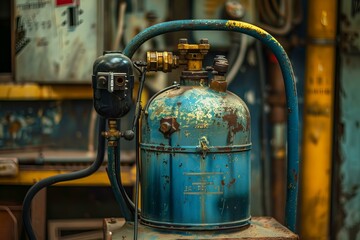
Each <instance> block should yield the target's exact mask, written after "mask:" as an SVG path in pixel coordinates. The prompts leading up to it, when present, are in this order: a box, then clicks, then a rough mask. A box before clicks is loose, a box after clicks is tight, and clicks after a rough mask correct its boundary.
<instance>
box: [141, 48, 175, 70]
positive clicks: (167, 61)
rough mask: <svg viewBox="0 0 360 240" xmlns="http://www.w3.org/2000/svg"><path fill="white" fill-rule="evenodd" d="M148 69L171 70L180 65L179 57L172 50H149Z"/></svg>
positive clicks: (147, 54)
mask: <svg viewBox="0 0 360 240" xmlns="http://www.w3.org/2000/svg"><path fill="white" fill-rule="evenodd" d="M146 60H147V66H146V69H147V71H163V72H165V73H166V72H171V71H172V69H175V68H177V67H178V66H179V61H178V60H179V57H178V56H175V55H173V54H172V52H152V51H150V52H147V53H146Z"/></svg>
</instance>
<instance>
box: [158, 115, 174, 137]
mask: <svg viewBox="0 0 360 240" xmlns="http://www.w3.org/2000/svg"><path fill="white" fill-rule="evenodd" d="M178 130H179V123H178V122H177V121H176V118H175V117H164V118H162V119H161V120H160V128H159V131H160V132H162V133H163V134H164V136H165V137H166V138H169V136H170V135H171V134H172V133H174V132H176V131H178Z"/></svg>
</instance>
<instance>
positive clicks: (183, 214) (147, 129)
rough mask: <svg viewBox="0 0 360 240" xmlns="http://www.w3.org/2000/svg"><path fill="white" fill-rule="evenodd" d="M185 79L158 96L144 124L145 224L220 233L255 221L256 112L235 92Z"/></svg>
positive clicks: (146, 111)
mask: <svg viewBox="0 0 360 240" xmlns="http://www.w3.org/2000/svg"><path fill="white" fill-rule="evenodd" d="M203 80H204V79H202V80H201V81H196V79H195V80H194V81H191V77H190V81H188V80H186V81H182V84H181V85H180V86H179V85H178V86H176V87H175V86H174V87H173V88H170V89H168V90H165V91H162V92H160V93H158V94H156V95H155V97H153V98H152V99H151V100H150V101H149V103H148V104H147V106H146V108H145V113H144V114H143V117H142V122H141V129H142V133H141V143H140V149H141V171H140V176H141V220H142V222H143V223H144V224H147V225H151V226H157V227H171V228H178V229H184V228H185V229H197V230H203V229H218V228H232V227H239V226H243V225H246V224H247V223H248V221H249V219H250V148H251V132H250V113H249V110H248V108H247V106H246V104H245V103H244V102H243V100H241V99H240V98H239V97H238V96H236V95H235V94H233V93H231V92H229V91H226V90H225V91H218V90H217V89H216V87H215V88H212V87H210V86H209V85H208V84H207V83H206V81H203Z"/></svg>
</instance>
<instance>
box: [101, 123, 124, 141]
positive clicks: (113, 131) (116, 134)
mask: <svg viewBox="0 0 360 240" xmlns="http://www.w3.org/2000/svg"><path fill="white" fill-rule="evenodd" d="M108 126H109V129H108V130H107V131H105V132H101V135H102V136H104V137H105V138H106V139H107V140H108V145H109V146H116V145H117V140H118V139H119V138H120V137H121V132H120V131H119V130H118V129H117V127H116V120H113V119H109V121H108Z"/></svg>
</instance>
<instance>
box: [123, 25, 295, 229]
mask: <svg viewBox="0 0 360 240" xmlns="http://www.w3.org/2000/svg"><path fill="white" fill-rule="evenodd" d="M186 30H190V31H194V30H214V31H232V32H239V33H244V34H247V35H250V36H252V37H254V38H256V39H258V40H259V41H260V42H262V43H263V44H264V45H266V46H267V47H269V48H270V49H271V50H272V52H273V53H274V55H275V56H276V58H277V60H278V62H279V64H280V68H281V72H282V74H283V78H284V83H285V93H286V103H287V108H288V120H287V139H288V146H287V157H288V161H287V194H286V207H285V213H286V216H285V225H286V226H287V227H288V228H289V229H290V230H292V231H294V232H295V228H296V212H297V196H298V176H299V110H298V99H297V92H296V84H295V77H294V72H293V69H292V66H291V63H290V60H289V58H288V56H287V54H286V52H285V50H284V49H283V47H282V46H281V45H280V44H279V42H278V41H277V40H276V39H275V38H274V37H273V36H271V35H270V34H269V33H267V32H266V31H264V30H263V29H261V28H259V27H256V26H254V25H251V24H248V23H244V22H239V21H231V20H203V19H202V20H178V21H171V22H164V23H159V24H156V25H153V26H151V27H149V28H147V29H145V30H144V31H142V32H140V33H139V34H138V35H136V36H135V37H134V38H133V39H132V40H131V41H130V42H129V44H128V45H127V46H126V48H125V49H124V51H123V53H124V54H125V55H126V56H128V57H129V58H131V57H132V56H133V55H134V53H135V51H136V50H137V49H138V48H139V47H140V46H141V44H143V43H144V42H145V41H147V40H149V39H151V38H153V37H155V36H158V35H161V34H164V33H169V32H175V31H186Z"/></svg>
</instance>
